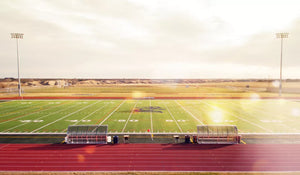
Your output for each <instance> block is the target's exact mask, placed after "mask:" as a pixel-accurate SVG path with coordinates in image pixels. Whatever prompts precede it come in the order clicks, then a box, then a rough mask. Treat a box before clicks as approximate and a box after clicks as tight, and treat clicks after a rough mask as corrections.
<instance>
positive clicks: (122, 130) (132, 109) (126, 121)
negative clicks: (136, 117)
mask: <svg viewBox="0 0 300 175" xmlns="http://www.w3.org/2000/svg"><path fill="white" fill-rule="evenodd" d="M136 105H137V102H136V103H135V105H134V106H133V108H132V110H131V113H130V114H129V117H128V119H127V121H126V123H125V125H124V128H123V129H122V132H124V130H125V128H126V126H127V123H128V121H129V119H130V117H131V115H132V114H133V109H134V108H135V107H136Z"/></svg>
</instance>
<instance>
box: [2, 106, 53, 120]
mask: <svg viewBox="0 0 300 175" xmlns="http://www.w3.org/2000/svg"><path fill="white" fill-rule="evenodd" d="M38 105H39V104H33V105H27V106H22V107H24V108H18V109H17V110H16V111H14V112H9V113H6V112H4V113H2V114H6V115H3V116H0V118H2V117H7V116H10V115H14V114H18V113H20V112H24V111H28V110H32V109H36V108H38ZM46 105H49V104H44V105H43V106H46ZM0 115H1V114H0Z"/></svg>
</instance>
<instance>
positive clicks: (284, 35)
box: [276, 33, 289, 97]
mask: <svg viewBox="0 0 300 175" xmlns="http://www.w3.org/2000/svg"><path fill="white" fill-rule="evenodd" d="M288 36H289V33H276V37H277V38H280V40H281V50H280V84H279V96H280V97H281V93H282V48H283V38H288Z"/></svg>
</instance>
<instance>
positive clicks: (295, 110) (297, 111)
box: [291, 108, 300, 117]
mask: <svg viewBox="0 0 300 175" xmlns="http://www.w3.org/2000/svg"><path fill="white" fill-rule="evenodd" d="M291 113H292V115H293V116H295V117H299V116H300V109H298V108H293V109H292V111H291Z"/></svg>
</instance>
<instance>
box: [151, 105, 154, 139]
mask: <svg viewBox="0 0 300 175" xmlns="http://www.w3.org/2000/svg"><path fill="white" fill-rule="evenodd" d="M150 119H151V133H153V132H154V131H153V121H152V109H151V100H150Z"/></svg>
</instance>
